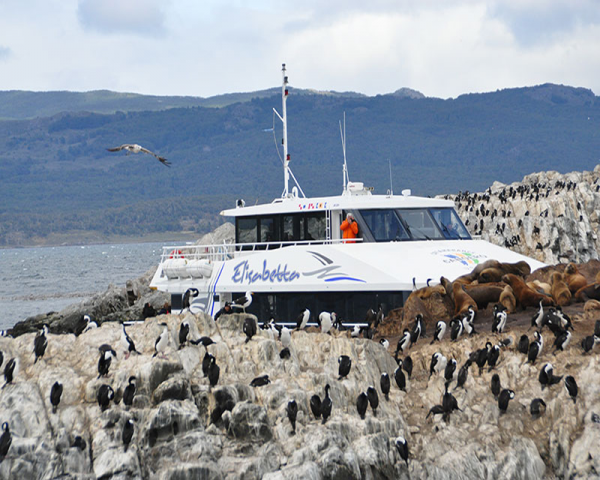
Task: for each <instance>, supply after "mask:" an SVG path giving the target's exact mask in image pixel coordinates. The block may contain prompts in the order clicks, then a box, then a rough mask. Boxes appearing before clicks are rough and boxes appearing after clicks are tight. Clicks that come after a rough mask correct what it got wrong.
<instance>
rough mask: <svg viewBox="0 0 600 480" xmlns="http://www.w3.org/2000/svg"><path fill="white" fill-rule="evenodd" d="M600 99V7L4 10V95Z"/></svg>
mask: <svg viewBox="0 0 600 480" xmlns="http://www.w3.org/2000/svg"><path fill="white" fill-rule="evenodd" d="M282 63H286V64H287V67H288V75H289V77H290V84H291V85H292V86H295V87H299V88H315V89H318V90H337V91H347V90H352V91H357V92H362V93H365V94H368V95H376V94H380V93H390V92H393V91H395V90H397V89H399V88H401V87H409V88H413V89H416V90H419V91H421V92H423V93H424V94H425V95H427V96H433V97H441V98H448V97H456V96H458V95H461V94H463V93H469V92H489V91H495V90H497V89H503V88H510V87H521V86H530V85H538V84H541V83H546V82H551V83H559V84H565V85H571V86H577V87H586V88H591V89H592V90H593V91H594V93H596V94H600V1H598V0H506V1H501V0H464V1H456V0H369V1H365V0H343V1H342V0H297V1H287V2H283V1H275V0H252V1H243V0H237V1H236V0H0V90H36V91H46V90H72V91H87V90H97V89H109V90H115V91H121V92H136V93H145V94H157V95H193V96H201V97H207V96H212V95H217V94H220V93H229V92H240V91H253V90H260V89H264V88H268V87H273V86H278V85H280V82H281V73H280V69H281V64H282Z"/></svg>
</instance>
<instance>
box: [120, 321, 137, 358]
mask: <svg viewBox="0 0 600 480" xmlns="http://www.w3.org/2000/svg"><path fill="white" fill-rule="evenodd" d="M121 326H122V327H123V328H122V330H121V348H123V351H124V352H125V358H126V359H127V358H129V355H131V354H132V353H137V354H138V355H139V354H140V352H138V351H137V350H136V349H135V343H134V342H133V340H132V339H131V337H130V336H129V335H128V333H127V331H126V330H125V324H124V323H123V324H121Z"/></svg>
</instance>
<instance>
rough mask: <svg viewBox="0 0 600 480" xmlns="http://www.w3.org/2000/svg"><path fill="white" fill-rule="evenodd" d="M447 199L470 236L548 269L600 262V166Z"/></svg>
mask: <svg viewBox="0 0 600 480" xmlns="http://www.w3.org/2000/svg"><path fill="white" fill-rule="evenodd" d="M521 190H523V191H524V194H523V196H522V197H521V195H520V191H521ZM511 192H512V193H513V195H511ZM503 194H504V195H503ZM440 197H441V196H440ZM443 197H444V198H448V199H452V200H454V201H455V203H456V207H457V211H458V213H459V215H460V217H461V218H462V220H463V222H465V223H467V224H468V225H467V228H468V229H469V231H470V233H471V234H476V235H480V236H481V238H483V239H484V240H487V241H489V242H491V243H494V244H497V245H502V246H507V247H509V248H511V249H512V250H514V251H516V252H519V253H522V254H523V255H527V256H529V257H533V258H536V259H537V260H540V261H542V262H544V263H547V264H550V265H553V264H557V263H568V262H571V261H572V262H577V263H585V262H588V261H589V260H592V259H598V258H599V252H600V238H599V237H598V230H599V227H600V165H598V166H596V168H594V170H593V171H592V172H571V173H567V174H564V175H563V174H560V173H558V172H555V171H548V172H540V173H533V174H531V175H527V176H526V177H525V178H523V181H521V182H515V183H512V184H510V185H505V184H503V183H500V182H494V184H493V185H492V186H491V187H490V188H489V189H487V190H486V191H485V192H479V193H469V192H464V193H461V194H459V195H445V196H443ZM469 199H470V200H471V201H469ZM482 207H483V208H482ZM494 211H495V212H496V215H494ZM509 212H510V213H509ZM482 221H483V228H481V222H482Z"/></svg>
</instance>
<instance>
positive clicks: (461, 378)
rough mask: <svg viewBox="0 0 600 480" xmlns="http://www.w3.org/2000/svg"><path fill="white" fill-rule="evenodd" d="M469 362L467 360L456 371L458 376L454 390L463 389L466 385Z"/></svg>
mask: <svg viewBox="0 0 600 480" xmlns="http://www.w3.org/2000/svg"><path fill="white" fill-rule="evenodd" d="M471 363H472V362H471V360H469V359H467V361H466V362H465V363H464V364H463V366H462V367H460V370H459V371H458V376H457V377H456V388H459V387H463V388H465V385H466V383H467V379H468V378H469V368H470V367H471Z"/></svg>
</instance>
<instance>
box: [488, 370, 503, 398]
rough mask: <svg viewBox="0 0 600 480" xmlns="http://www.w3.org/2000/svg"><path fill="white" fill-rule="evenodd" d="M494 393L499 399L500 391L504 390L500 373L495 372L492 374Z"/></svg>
mask: <svg viewBox="0 0 600 480" xmlns="http://www.w3.org/2000/svg"><path fill="white" fill-rule="evenodd" d="M491 386H492V393H493V394H494V398H495V399H496V400H498V396H499V395H500V391H501V390H502V385H501V384H500V375H498V374H497V373H494V375H492V385H491Z"/></svg>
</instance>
